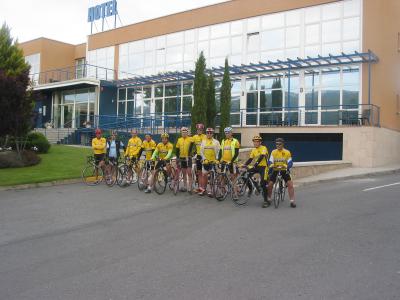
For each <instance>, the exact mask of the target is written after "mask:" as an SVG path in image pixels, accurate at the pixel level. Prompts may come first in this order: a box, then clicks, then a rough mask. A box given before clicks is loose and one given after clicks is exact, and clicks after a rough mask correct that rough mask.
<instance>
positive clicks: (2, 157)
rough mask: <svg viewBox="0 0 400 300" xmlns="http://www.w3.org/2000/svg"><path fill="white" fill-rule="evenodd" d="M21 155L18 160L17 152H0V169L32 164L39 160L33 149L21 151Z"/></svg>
mask: <svg viewBox="0 0 400 300" xmlns="http://www.w3.org/2000/svg"><path fill="white" fill-rule="evenodd" d="M21 156H22V160H19V159H18V154H17V152H15V151H4V152H0V169H5V168H21V167H28V166H33V165H36V164H38V163H39V162H40V160H41V159H40V157H39V156H38V155H37V154H36V153H35V152H33V151H23V152H22V154H21Z"/></svg>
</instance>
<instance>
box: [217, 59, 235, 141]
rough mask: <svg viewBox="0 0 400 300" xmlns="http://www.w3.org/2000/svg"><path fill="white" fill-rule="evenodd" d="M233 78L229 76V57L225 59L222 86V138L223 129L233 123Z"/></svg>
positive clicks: (220, 127)
mask: <svg viewBox="0 0 400 300" xmlns="http://www.w3.org/2000/svg"><path fill="white" fill-rule="evenodd" d="M231 88H232V86H231V78H230V76H229V64H228V59H225V70H224V77H223V79H222V86H221V120H220V126H219V132H220V136H221V138H223V137H224V135H223V130H224V128H225V127H228V126H230V123H231V120H230V118H231Z"/></svg>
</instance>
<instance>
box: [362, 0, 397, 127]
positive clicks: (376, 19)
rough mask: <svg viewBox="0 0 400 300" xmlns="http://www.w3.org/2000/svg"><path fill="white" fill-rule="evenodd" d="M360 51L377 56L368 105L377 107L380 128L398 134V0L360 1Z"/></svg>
mask: <svg viewBox="0 0 400 300" xmlns="http://www.w3.org/2000/svg"><path fill="white" fill-rule="evenodd" d="M363 1H364V7H363V21H364V24H363V36H362V38H363V51H368V49H371V50H372V51H373V52H374V53H376V54H377V56H378V57H379V63H377V64H373V65H372V68H371V70H372V84H371V102H372V103H373V104H376V105H378V106H380V108H381V126H383V127H386V128H390V129H394V130H398V131H400V115H399V114H398V111H399V109H398V106H397V105H398V104H397V101H400V100H397V95H400V51H399V47H400V45H399V44H398V42H399V41H398V38H399V37H398V34H399V32H400V1H399V0H363ZM363 101H364V103H367V101H368V67H367V65H365V67H364V69H363Z"/></svg>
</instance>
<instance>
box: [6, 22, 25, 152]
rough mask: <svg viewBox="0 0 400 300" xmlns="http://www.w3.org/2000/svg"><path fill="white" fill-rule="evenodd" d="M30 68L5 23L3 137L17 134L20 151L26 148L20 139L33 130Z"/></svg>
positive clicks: (16, 139)
mask: <svg viewBox="0 0 400 300" xmlns="http://www.w3.org/2000/svg"><path fill="white" fill-rule="evenodd" d="M29 70H30V66H29V65H28V64H27V63H25V60H24V55H23V52H22V50H21V49H19V48H18V42H17V41H14V40H13V38H12V37H11V35H10V28H9V27H8V26H7V25H6V24H5V23H4V24H3V26H2V27H1V29H0V112H2V117H1V118H0V137H6V140H7V137H8V136H11V137H13V138H14V139H15V141H16V146H17V151H18V153H19V154H20V150H23V149H21V148H20V144H19V143H18V142H17V141H18V140H20V139H21V138H24V137H25V136H26V134H27V133H28V132H29V130H30V126H31V116H32V111H33V92H32V90H31V89H28V88H29V85H30V80H29Z"/></svg>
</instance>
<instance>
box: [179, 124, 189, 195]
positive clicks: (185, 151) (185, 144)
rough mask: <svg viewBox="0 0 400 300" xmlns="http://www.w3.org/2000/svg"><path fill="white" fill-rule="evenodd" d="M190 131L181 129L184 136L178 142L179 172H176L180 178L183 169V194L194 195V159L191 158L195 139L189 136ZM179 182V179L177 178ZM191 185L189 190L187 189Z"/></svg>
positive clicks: (184, 128) (185, 128)
mask: <svg viewBox="0 0 400 300" xmlns="http://www.w3.org/2000/svg"><path fill="white" fill-rule="evenodd" d="M188 133H189V129H188V128H187V127H182V128H181V134H182V136H181V137H180V138H178V141H177V142H176V146H175V148H176V157H177V164H178V172H176V176H179V169H182V173H183V185H184V187H183V189H181V192H186V191H188V192H189V193H192V190H191V187H192V179H193V178H192V158H191V156H190V153H191V150H192V145H193V138H192V137H189V136H188ZM175 180H178V178H175ZM187 185H189V188H188V187H187Z"/></svg>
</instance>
